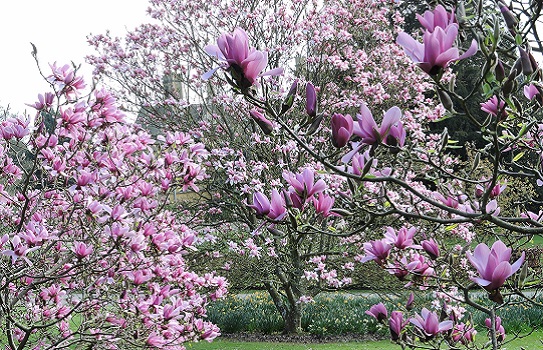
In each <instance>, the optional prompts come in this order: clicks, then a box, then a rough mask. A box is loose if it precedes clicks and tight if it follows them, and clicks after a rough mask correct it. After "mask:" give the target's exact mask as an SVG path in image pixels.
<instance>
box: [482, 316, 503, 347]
mask: <svg viewBox="0 0 543 350" xmlns="http://www.w3.org/2000/svg"><path fill="white" fill-rule="evenodd" d="M485 326H486V328H488V329H491V328H492V320H491V319H490V318H487V319H485ZM494 329H495V330H496V336H497V338H498V341H500V342H501V341H504V340H505V328H503V325H502V319H501V318H500V316H496V324H495V327H494Z"/></svg>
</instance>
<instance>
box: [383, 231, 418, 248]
mask: <svg viewBox="0 0 543 350" xmlns="http://www.w3.org/2000/svg"><path fill="white" fill-rule="evenodd" d="M416 232H417V228H416V227H411V228H410V229H407V228H405V227H402V228H400V229H399V230H398V232H396V230H394V229H393V228H392V227H390V226H388V227H387V232H386V233H385V238H384V241H385V242H386V243H389V244H392V245H394V246H395V247H396V248H398V249H405V248H414V249H420V248H421V246H420V245H416V244H414V242H413V237H414V236H415V233H416Z"/></svg>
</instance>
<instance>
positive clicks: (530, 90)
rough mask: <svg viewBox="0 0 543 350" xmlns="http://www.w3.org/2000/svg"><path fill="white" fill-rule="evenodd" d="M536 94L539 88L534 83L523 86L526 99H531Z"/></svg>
mask: <svg viewBox="0 0 543 350" xmlns="http://www.w3.org/2000/svg"><path fill="white" fill-rule="evenodd" d="M536 95H539V89H538V88H537V86H535V85H534V84H530V85H526V86H524V96H526V98H527V99H528V100H532V99H533V98H534V97H535V96H536Z"/></svg>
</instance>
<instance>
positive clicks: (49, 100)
mask: <svg viewBox="0 0 543 350" xmlns="http://www.w3.org/2000/svg"><path fill="white" fill-rule="evenodd" d="M54 100H55V94H53V93H52V92H46V93H45V95H42V94H38V102H35V103H34V104H32V105H31V104H28V103H27V104H26V105H27V106H30V107H34V108H36V109H37V110H38V111H41V110H42V109H45V108H49V107H51V106H52V105H53V102H54Z"/></svg>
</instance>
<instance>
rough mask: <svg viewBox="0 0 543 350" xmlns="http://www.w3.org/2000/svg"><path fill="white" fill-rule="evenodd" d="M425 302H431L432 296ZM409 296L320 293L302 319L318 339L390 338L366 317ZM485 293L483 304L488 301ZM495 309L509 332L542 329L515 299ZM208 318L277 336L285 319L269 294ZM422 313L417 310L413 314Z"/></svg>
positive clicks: (480, 320)
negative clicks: (347, 336)
mask: <svg viewBox="0 0 543 350" xmlns="http://www.w3.org/2000/svg"><path fill="white" fill-rule="evenodd" d="M424 298H428V299H431V296H430V295H428V296H425V297H424ZM405 299H406V298H403V299H401V298H399V297H388V296H377V295H368V294H357V293H343V292H336V293H322V294H319V295H318V296H316V297H315V298H314V301H313V302H310V303H307V304H306V305H305V308H304V312H303V317H302V330H303V331H304V332H306V333H309V334H314V335H322V336H327V335H344V334H361V335H362V334H364V335H367V334H374V335H377V336H383V337H385V336H387V335H388V329H387V328H386V327H385V326H383V325H381V324H379V323H377V321H376V320H375V319H374V318H372V317H370V316H368V315H366V314H365V311H366V310H368V309H369V308H370V307H371V306H372V305H375V304H377V303H379V302H382V303H384V304H385V305H386V307H387V309H388V310H389V311H391V310H393V309H401V308H402V305H400V304H399V302H400V300H405ZM485 299H486V296H485V295H483V294H481V296H480V298H479V301H480V302H482V303H484V302H485ZM510 302H511V303H510V304H509V305H506V306H504V307H503V308H501V309H499V310H497V314H498V315H499V316H500V317H501V318H502V324H503V325H504V327H505V329H506V331H507V332H508V333H518V332H528V331H530V330H532V329H534V328H537V329H543V307H538V306H533V305H531V306H528V305H525V304H522V303H520V302H519V301H518V300H516V299H513V298H512V299H511V300H510ZM490 303H491V302H490V301H488V304H489V305H490ZM467 309H468V311H469V312H471V313H472V315H473V321H474V324H475V325H476V328H477V329H478V331H479V332H481V333H486V328H485V326H484V323H485V318H486V317H487V316H486V315H484V314H483V313H481V312H478V311H476V310H472V309H470V308H469V307H468V308H467ZM207 311H208V317H209V320H210V321H212V322H213V323H215V324H217V325H218V326H219V327H220V328H221V331H222V332H223V333H229V334H231V333H239V332H258V333H265V334H270V333H278V332H281V331H282V329H283V320H282V319H281V315H279V313H278V312H277V310H276V309H275V306H274V304H273V302H272V300H271V298H270V297H269V295H268V294H267V293H266V292H265V291H257V292H252V293H247V294H238V295H231V296H229V297H227V298H226V299H225V300H220V301H217V302H215V303H212V304H210V306H209V307H208V310H207ZM415 311H419V310H413V312H415Z"/></svg>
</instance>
